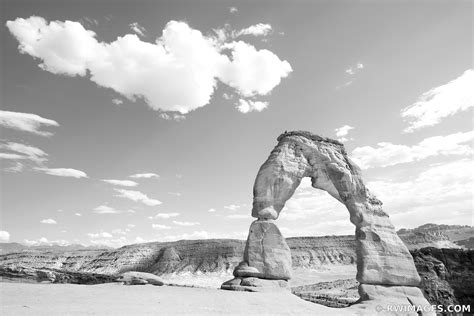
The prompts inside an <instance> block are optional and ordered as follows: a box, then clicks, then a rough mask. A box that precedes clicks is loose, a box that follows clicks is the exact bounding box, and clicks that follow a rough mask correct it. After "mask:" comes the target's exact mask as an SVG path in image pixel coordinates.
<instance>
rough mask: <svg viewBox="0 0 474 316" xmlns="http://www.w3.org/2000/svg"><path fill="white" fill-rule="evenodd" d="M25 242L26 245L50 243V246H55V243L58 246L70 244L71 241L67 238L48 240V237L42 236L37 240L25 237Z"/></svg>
mask: <svg viewBox="0 0 474 316" xmlns="http://www.w3.org/2000/svg"><path fill="white" fill-rule="evenodd" d="M23 243H25V244H26V245H28V246H43V245H48V246H53V245H57V246H69V245H70V244H71V243H70V242H69V241H67V240H63V239H60V240H51V241H50V240H48V239H47V238H46V237H41V238H39V239H37V240H28V239H24V240H23Z"/></svg>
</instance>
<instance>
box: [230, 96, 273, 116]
mask: <svg viewBox="0 0 474 316" xmlns="http://www.w3.org/2000/svg"><path fill="white" fill-rule="evenodd" d="M267 106H268V102H261V101H252V100H245V99H239V102H238V103H237V110H239V112H241V113H249V112H253V111H256V112H261V111H263V110H264V109H266V108H267Z"/></svg>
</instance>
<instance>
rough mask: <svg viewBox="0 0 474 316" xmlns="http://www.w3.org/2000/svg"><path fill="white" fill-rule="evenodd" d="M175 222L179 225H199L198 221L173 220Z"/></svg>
mask: <svg viewBox="0 0 474 316" xmlns="http://www.w3.org/2000/svg"><path fill="white" fill-rule="evenodd" d="M173 224H175V225H178V226H196V225H199V223H198V222H180V221H173Z"/></svg>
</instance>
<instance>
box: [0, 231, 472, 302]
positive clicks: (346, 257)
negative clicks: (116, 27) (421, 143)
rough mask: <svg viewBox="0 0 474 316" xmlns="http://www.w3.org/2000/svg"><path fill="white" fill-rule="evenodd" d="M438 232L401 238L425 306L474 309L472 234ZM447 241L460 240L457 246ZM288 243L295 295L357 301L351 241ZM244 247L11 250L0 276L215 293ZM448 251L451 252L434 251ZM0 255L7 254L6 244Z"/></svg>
mask: <svg viewBox="0 0 474 316" xmlns="http://www.w3.org/2000/svg"><path fill="white" fill-rule="evenodd" d="M438 226H439V225H435V226H433V225H430V226H425V225H424V226H422V227H421V228H420V229H411V230H400V231H399V232H398V234H399V235H400V237H401V238H402V240H403V241H404V243H405V244H406V245H407V246H408V248H409V249H410V250H411V253H412V255H413V257H414V260H415V264H416V267H417V270H418V273H419V274H420V276H421V278H422V288H423V291H424V294H425V296H426V298H427V299H428V300H429V302H430V303H432V304H444V305H446V304H451V303H461V304H462V303H469V302H470V303H472V295H473V293H474V289H473V287H472V284H474V277H473V274H474V273H473V268H472V267H474V264H473V263H474V262H473V256H474V254H473V253H474V250H462V249H455V248H459V247H460V245H461V244H463V243H465V244H468V243H467V242H466V241H468V240H469V238H471V237H470V236H471V235H469V234H470V232H471V231H472V228H470V227H454V228H453V227H450V226H446V225H444V226H442V227H438ZM450 235H455V236H457V237H458V238H457V240H456V243H457V244H454V243H453V242H452V240H451V239H450V237H449V236H450ZM287 243H288V246H289V247H290V249H291V255H292V261H293V278H292V279H291V281H290V286H291V287H292V291H293V293H295V294H296V295H298V296H300V297H301V298H304V299H305V300H308V301H312V302H317V303H319V304H323V305H326V306H332V307H344V306H347V305H348V304H350V303H351V302H353V301H354V300H356V299H357V298H358V293H357V283H356V281H355V279H354V276H355V273H356V268H355V261H356V254H355V240H354V237H353V236H325V237H297V238H287ZM244 244H245V242H244V241H241V240H191V241H178V242H168V243H158V242H157V243H146V244H137V245H129V246H125V247H122V248H119V249H90V248H83V247H78V248H77V249H74V248H72V247H68V248H63V249H61V248H58V247H51V248H48V247H43V248H41V250H39V249H38V248H33V249H31V248H28V247H26V248H21V247H20V248H19V247H18V246H13V247H10V248H9V249H13V252H10V253H7V254H4V255H0V276H1V277H2V279H3V281H15V280H21V281H30V282H36V281H40V282H45V281H46V282H52V283H76V284H98V283H107V282H111V281H112V280H114V279H115V278H116V277H117V275H119V274H120V273H122V272H125V271H142V272H149V273H153V274H156V275H159V276H160V278H161V279H163V280H164V281H165V282H166V283H167V284H176V285H188V286H189V285H191V286H200V287H209V288H218V287H219V286H220V284H221V283H222V282H224V281H226V280H229V279H231V278H232V271H233V269H234V267H235V266H236V265H237V264H238V263H239V262H240V261H241V259H242V253H243V249H244ZM5 245H7V246H6V247H5ZM427 246H428V247H432V248H426V247H427ZM446 246H448V247H449V249H448V248H446V249H439V247H446ZM0 247H1V248H2V249H3V250H4V252H8V244H0ZM422 247H425V248H423V249H421V250H420V249H419V248H422ZM6 249H7V250H6ZM466 284H467V285H466ZM469 284H471V285H469Z"/></svg>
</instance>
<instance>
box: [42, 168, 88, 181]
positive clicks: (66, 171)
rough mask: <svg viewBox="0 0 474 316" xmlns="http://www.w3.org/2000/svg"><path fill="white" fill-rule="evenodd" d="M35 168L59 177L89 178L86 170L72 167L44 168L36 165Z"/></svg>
mask: <svg viewBox="0 0 474 316" xmlns="http://www.w3.org/2000/svg"><path fill="white" fill-rule="evenodd" d="M33 169H34V170H37V171H41V172H44V173H46V174H49V175H52V176H57V177H70V178H77V179H79V178H88V176H87V174H86V173H85V172H84V171H81V170H77V169H72V168H42V167H35V168H33Z"/></svg>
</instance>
